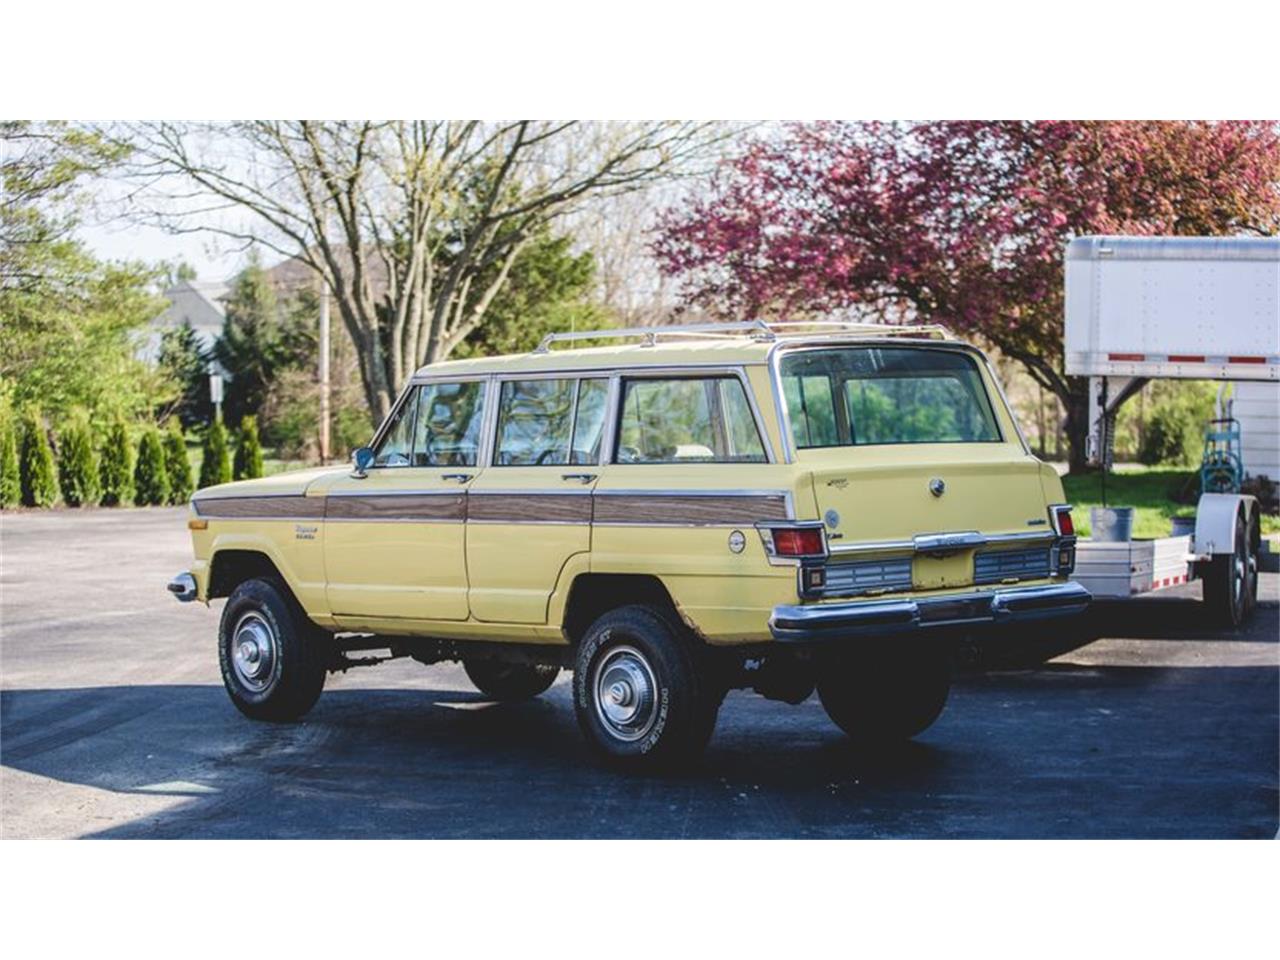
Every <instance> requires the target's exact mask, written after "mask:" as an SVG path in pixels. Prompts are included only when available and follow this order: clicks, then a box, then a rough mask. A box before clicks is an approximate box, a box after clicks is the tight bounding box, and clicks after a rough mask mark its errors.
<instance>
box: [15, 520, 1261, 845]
mask: <svg viewBox="0 0 1280 960" xmlns="http://www.w3.org/2000/svg"><path fill="white" fill-rule="evenodd" d="M184 519H185V512H184V511H183V510H181V509H174V510H122V511H107V510H100V511H85V512H83V513H79V512H74V511H58V512H43V513H36V512H31V513H25V512H24V513H18V514H8V515H5V516H3V518H0V553H2V560H0V562H2V567H0V589H2V591H3V593H2V594H0V631H2V634H3V635H2V639H0V832H2V834H3V836H4V837H59V836H70V837H824V838H843V837H848V838H855V837H1264V838H1271V837H1274V836H1276V832H1277V819H1278V816H1280V815H1278V809H1277V808H1278V803H1280V793H1278V790H1277V768H1278V766H1280V717H1278V715H1277V714H1278V710H1277V707H1278V704H1280V683H1278V680H1280V643H1278V640H1280V603H1278V602H1277V601H1278V600H1280V575H1275V574H1265V575H1264V576H1263V581H1262V603H1261V606H1260V608H1259V610H1258V612H1257V615H1256V617H1255V619H1254V621H1253V622H1252V623H1251V624H1250V625H1248V627H1246V628H1244V629H1241V630H1238V631H1224V630H1221V629H1218V628H1216V627H1213V626H1212V625H1210V624H1208V623H1206V621H1205V620H1204V618H1203V617H1202V615H1201V610H1200V605H1199V603H1198V602H1197V600H1198V597H1199V587H1198V586H1196V585H1191V586H1189V587H1185V588H1178V589H1177V590H1174V591H1166V592H1165V593H1164V594H1161V595H1158V596H1156V597H1152V598H1149V599H1142V600H1137V601H1131V602H1129V603H1124V604H1098V605H1096V608H1095V610H1094V611H1093V612H1092V613H1091V614H1090V615H1089V618H1088V622H1087V623H1085V624H1082V625H1080V626H1079V629H1077V630H1073V631H1070V632H1065V631H1062V630H1061V629H1060V628H1054V630H1053V631H1050V630H1047V629H1045V628H1036V629H1027V630H1026V631H1025V632H1024V634H1023V635H1021V636H1019V637H1016V638H1002V639H1001V640H1000V641H999V642H992V643H989V644H987V645H985V646H984V647H983V648H982V649H981V650H978V651H974V652H972V653H971V656H970V658H969V660H968V661H967V662H968V663H969V666H968V667H967V669H965V670H964V672H962V674H961V675H960V677H959V678H958V680H957V683H956V686H955V689H954V691H953V693H952V699H951V701H950V703H949V705H948V707H947V710H946V712H945V713H944V714H943V716H942V718H941V720H939V722H938V723H937V724H936V725H935V726H934V727H932V728H931V729H930V730H928V731H927V732H926V733H925V734H923V735H922V736H921V737H919V738H918V739H917V740H916V741H914V742H911V743H907V744H903V745H901V746H899V747H897V748H894V749H891V750H885V751H882V752H876V753H867V752H862V751H859V750H857V749H855V748H854V747H852V746H851V745H850V744H849V743H848V742H847V741H846V740H845V739H844V737H843V736H842V735H841V734H840V732H839V731H838V730H837V729H836V728H835V726H834V725H833V724H832V723H831V722H830V721H829V720H828V719H827V717H826V715H825V714H824V713H823V711H822V708H821V706H820V705H819V704H818V702H817V700H816V698H810V699H809V700H808V701H807V702H805V703H804V704H802V705H800V706H799V707H791V706H788V705H786V704H781V703H773V702H770V701H766V700H764V699H762V698H760V697H758V696H755V695H754V694H749V693H745V692H734V693H731V694H730V695H729V697H728V699H727V700H726V701H725V705H724V708H723V710H722V711H721V713H720V722H719V725H718V727H717V729H716V733H715V736H714V738H713V740H712V742H711V746H710V748H709V750H708V751H707V754H706V756H705V758H704V760H703V761H702V763H701V764H700V766H699V767H698V768H697V769H695V770H692V771H690V772H688V773H685V774H682V775H680V776H672V777H640V776H634V775H624V774H619V773H617V772H615V771H612V770H609V769H605V768H602V767H600V766H599V765H597V764H596V763H595V762H594V761H593V759H592V758H591V756H590V754H589V753H588V752H587V749H586V746H585V743H584V741H583V740H582V738H581V736H580V735H579V733H578V730H577V726H576V724H575V721H574V717H573V708H572V703H571V699H570V691H569V676H568V674H564V675H562V676H561V678H560V679H559V680H558V681H557V683H556V685H555V686H554V687H553V688H552V689H551V690H550V691H549V692H548V693H547V694H544V695H543V696H542V697H540V698H538V699H537V700H534V701H530V702H527V703H520V704H510V705H498V704H492V703H488V702H486V701H485V700H484V699H483V698H482V697H481V695H480V694H478V693H476V692H475V691H474V689H473V688H472V687H471V686H470V684H469V683H468V682H467V680H466V677H465V675H464V674H463V673H462V671H461V669H460V668H458V667H456V666H454V665H441V666H435V667H423V666H421V665H419V664H417V663H414V662H412V661H396V662H393V663H388V664H384V665H382V666H379V667H375V668H371V669H365V670H353V671H351V672H350V673H348V674H345V675H339V676H331V677H330V682H329V685H328V687H327V688H326V692H325V694H324V695H323V696H322V697H321V699H320V702H319V704H318V705H317V707H316V709H315V710H313V711H312V713H311V714H310V715H309V716H308V717H307V718H306V719H305V720H304V721H303V722H301V723H298V724H293V725H269V724H260V723H254V722H252V721H249V720H247V719H245V718H244V717H242V716H241V715H240V714H239V713H237V712H236V710H235V709H234V708H233V707H232V706H231V703H230V701H229V700H228V699H227V697H226V695H225V694H224V693H223V691H222V686H221V681H220V679H219V675H218V667H217V653H216V646H215V640H214V632H215V628H216V623H217V617H218V608H219V607H220V605H221V603H220V602H218V603H216V604H215V605H214V608H213V609H207V608H205V607H203V606H201V605H197V604H186V605H182V604H178V603H176V602H174V601H173V600H172V599H171V598H170V597H169V596H168V595H167V594H166V593H165V590H164V585H165V583H166V581H167V580H168V578H169V577H170V576H171V575H172V574H174V573H176V572H177V571H179V570H181V569H184V568H185V566H186V564H187V562H188V560H189V557H190V546H189V542H188V539H187V532H186V529H185V524H184ZM1054 631H1056V632H1054ZM1094 637H1096V638H1097V639H1092V638H1094ZM1088 641H1092V642H1088Z"/></svg>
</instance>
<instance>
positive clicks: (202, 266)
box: [76, 221, 278, 280]
mask: <svg viewBox="0 0 1280 960" xmlns="http://www.w3.org/2000/svg"><path fill="white" fill-rule="evenodd" d="M76 232H77V234H78V235H79V237H80V239H81V240H83V241H84V242H85V244H86V245H87V246H88V247H89V249H90V250H92V251H93V252H94V253H95V254H96V255H97V256H99V257H101V258H103V259H107V260H145V261H146V262H148V263H157V262H159V261H162V260H169V261H177V260H185V261H186V262H187V263H189V264H191V266H193V267H195V268H196V275H197V277H198V279H200V280H226V279H228V278H229V277H231V276H232V275H233V274H234V273H235V272H236V271H237V270H238V269H239V267H240V266H241V265H242V264H243V262H244V260H245V254H244V253H243V251H239V250H229V249H226V247H227V241H225V240H220V239H219V238H217V237H214V236H211V235H206V234H200V233H183V234H171V233H168V232H166V231H164V230H160V229H159V228H156V227H147V226H140V225H138V224H129V223H122V222H120V221H115V222H108V223H84V224H82V225H81V226H80V227H79V228H78V229H77V231H76ZM219 247H222V248H223V249H221V250H219ZM277 259H278V257H277V255H276V254H274V253H267V254H265V255H264V256H263V260H264V261H265V262H266V263H268V264H271V263H274V262H275V261H276V260H277Z"/></svg>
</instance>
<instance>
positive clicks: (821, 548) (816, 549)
mask: <svg viewBox="0 0 1280 960" xmlns="http://www.w3.org/2000/svg"><path fill="white" fill-rule="evenodd" d="M760 536H761V538H762V539H763V540H764V549H765V552H766V553H767V554H768V555H769V556H770V557H779V558H782V559H787V560H806V559H820V558H822V557H825V556H826V555H827V536H826V534H825V533H824V532H823V528H822V524H821V523H812V524H803V525H800V524H796V525H792V526H776V527H761V528H760Z"/></svg>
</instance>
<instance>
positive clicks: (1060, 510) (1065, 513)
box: [1053, 507, 1076, 537]
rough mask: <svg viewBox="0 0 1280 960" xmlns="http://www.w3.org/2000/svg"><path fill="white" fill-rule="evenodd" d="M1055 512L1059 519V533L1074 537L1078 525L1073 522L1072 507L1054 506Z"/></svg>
mask: <svg viewBox="0 0 1280 960" xmlns="http://www.w3.org/2000/svg"><path fill="white" fill-rule="evenodd" d="M1053 512H1054V514H1055V515H1056V517H1057V519H1058V535H1059V536H1063V537H1074V536H1075V535H1076V525H1075V524H1074V523H1072V522H1071V508H1070V507H1054V510H1053Z"/></svg>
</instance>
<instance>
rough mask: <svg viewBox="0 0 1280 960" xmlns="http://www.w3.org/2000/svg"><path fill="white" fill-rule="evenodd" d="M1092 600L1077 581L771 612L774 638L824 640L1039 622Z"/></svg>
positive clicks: (1074, 610) (783, 608) (1079, 610)
mask: <svg viewBox="0 0 1280 960" xmlns="http://www.w3.org/2000/svg"><path fill="white" fill-rule="evenodd" d="M1091 599H1092V597H1091V596H1090V595H1089V591H1088V590H1086V589H1085V588H1084V587H1082V586H1080V584H1078V583H1073V582H1067V583H1051V584H1045V585H1044V586H1039V587H1010V588H1008V589H1005V590H984V591H982V592H981V593H959V594H951V595H949V596H945V597H935V598H932V599H923V600H912V599H905V598H904V599H896V600H889V599H884V600H866V601H862V602H860V603H858V602H854V603H822V604H817V603H814V604H805V605H794V606H792V605H787V606H779V607H774V608H773V616H772V617H770V618H769V629H770V631H772V633H773V637H774V639H775V640H782V641H791V642H795V641H804V640H826V639H832V638H839V637H845V636H854V635H858V634H886V633H902V632H906V631H910V630H920V629H924V628H926V627H946V626H971V625H979V624H984V623H1006V622H1013V621H1019V620H1038V619H1041V618H1047V617H1063V616H1068V615H1070V614H1075V613H1082V612H1083V611H1084V610H1085V609H1086V608H1087V607H1088V606H1089V601H1090V600H1091Z"/></svg>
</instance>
